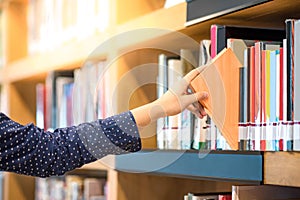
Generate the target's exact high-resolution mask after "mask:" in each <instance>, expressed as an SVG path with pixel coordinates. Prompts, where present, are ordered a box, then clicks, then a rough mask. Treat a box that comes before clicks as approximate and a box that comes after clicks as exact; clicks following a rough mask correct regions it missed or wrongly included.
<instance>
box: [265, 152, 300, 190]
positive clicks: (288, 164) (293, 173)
mask: <svg viewBox="0 0 300 200" xmlns="http://www.w3.org/2000/svg"><path fill="white" fill-rule="evenodd" d="M299 166H300V152H265V153H264V184H272V185H282V186H294V187H300V181H299V180H300V168H299Z"/></svg>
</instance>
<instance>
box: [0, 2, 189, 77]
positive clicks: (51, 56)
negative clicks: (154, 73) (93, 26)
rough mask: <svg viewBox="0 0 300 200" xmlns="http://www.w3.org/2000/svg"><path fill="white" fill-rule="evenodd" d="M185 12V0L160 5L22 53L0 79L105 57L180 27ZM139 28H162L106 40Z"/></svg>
mask: <svg viewBox="0 0 300 200" xmlns="http://www.w3.org/2000/svg"><path fill="white" fill-rule="evenodd" d="M173 13H178V14H176V15H175V18H173V19H172V20H171V21H170V20H168V19H169V16H172V14H173ZM185 14H186V4H185V3H183V4H179V5H177V6H174V7H172V8H170V9H160V10H157V11H154V12H153V13H150V14H148V15H145V16H142V17H140V18H138V19H135V20H132V21H129V22H127V23H124V24H121V25H118V26H117V27H111V28H109V29H108V30H107V31H105V32H104V33H99V34H96V35H94V36H92V37H89V38H87V39H85V40H82V41H74V42H72V43H71V44H68V45H65V46H63V47H61V48H59V49H55V50H54V51H49V52H45V53H40V54H36V55H31V56H28V57H25V58H23V59H20V60H18V61H15V62H13V63H11V64H9V65H8V66H5V68H4V69H3V70H1V71H0V82H14V81H20V80H23V79H30V78H39V79H44V77H45V74H46V73H47V72H49V71H50V70H58V69H74V68H78V67H80V66H81V65H82V64H83V63H84V62H85V60H86V59H87V58H91V57H90V56H91V55H92V58H94V57H97V59H106V58H107V54H109V52H112V51H118V50H121V49H123V48H126V47H128V46H133V45H136V44H140V43H142V42H145V41H149V40H151V39H155V38H159V37H160V36H163V35H165V34H168V33H170V31H167V29H170V30H181V29H183V28H184V22H185ZM170 22H172V23H170ZM142 28H145V31H143V33H145V32H147V29H149V28H156V29H161V30H162V31H151V32H149V33H148V34H139V33H141V32H139V31H137V32H134V31H133V32H132V37H130V38H129V37H127V39H126V40H118V41H117V43H115V41H114V43H110V44H109V43H108V42H109V39H110V38H111V37H113V36H116V35H119V34H124V33H126V32H128V31H132V30H134V29H142ZM134 34H139V35H134ZM105 42H106V43H105ZM104 43H105V45H107V46H104V47H103V48H101V49H99V48H98V49H97V47H99V45H103V44H104ZM95 50H96V51H95Z"/></svg>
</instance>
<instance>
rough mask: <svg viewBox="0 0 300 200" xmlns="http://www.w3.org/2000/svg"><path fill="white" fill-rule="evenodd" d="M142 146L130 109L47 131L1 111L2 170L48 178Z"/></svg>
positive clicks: (136, 149)
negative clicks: (13, 119)
mask: <svg viewBox="0 0 300 200" xmlns="http://www.w3.org/2000/svg"><path fill="white" fill-rule="evenodd" d="M140 149H141V140H140V137H139V133H138V130H137V126H136V123H135V120H134V118H133V116H132V114H131V112H130V111H128V112H124V113H122V114H119V115H115V116H112V117H109V118H106V119H102V120H97V121H94V122H90V123H82V124H80V125H78V126H72V127H67V128H59V129H56V130H54V131H53V132H49V131H44V130H43V129H40V128H38V127H36V126H34V125H33V124H28V125H25V126H23V125H21V124H18V123H16V122H14V121H12V120H11V119H10V118H8V117H7V116H6V115H4V114H3V113H0V170H2V171H11V172H16V173H20V174H25V175H31V176H38V177H48V176H56V175H62V174H64V173H65V172H67V171H70V170H73V169H75V168H77V167H81V166H82V165H84V164H87V163H90V162H93V161H96V160H97V159H100V158H102V157H104V156H106V155H108V154H123V153H127V152H136V151H139V150H140Z"/></svg>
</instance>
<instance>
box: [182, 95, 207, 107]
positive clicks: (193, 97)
mask: <svg viewBox="0 0 300 200" xmlns="http://www.w3.org/2000/svg"><path fill="white" fill-rule="evenodd" d="M182 98H183V103H185V105H189V104H192V103H195V102H198V101H202V100H205V99H206V98H208V93H207V92H197V93H193V94H188V95H184V96H183V97H182Z"/></svg>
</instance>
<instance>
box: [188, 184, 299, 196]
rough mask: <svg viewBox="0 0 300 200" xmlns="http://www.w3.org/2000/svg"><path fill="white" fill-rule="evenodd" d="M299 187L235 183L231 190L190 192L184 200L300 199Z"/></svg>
mask: <svg viewBox="0 0 300 200" xmlns="http://www.w3.org/2000/svg"><path fill="white" fill-rule="evenodd" d="M299 195H300V190H299V188H293V187H283V186H272V185H256V186H255V185H253V186H251V185H241V186H239V185H233V186H232V191H231V192H220V193H188V194H186V195H184V200H229V199H230V200H231V199H232V200H252V199H256V200H265V199H299Z"/></svg>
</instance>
